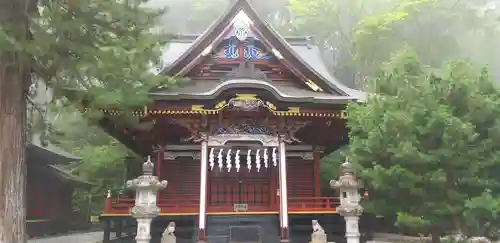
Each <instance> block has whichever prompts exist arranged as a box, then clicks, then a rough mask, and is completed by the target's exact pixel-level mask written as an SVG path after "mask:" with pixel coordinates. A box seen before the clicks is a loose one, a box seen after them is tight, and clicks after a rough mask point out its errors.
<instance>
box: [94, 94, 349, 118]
mask: <svg viewBox="0 0 500 243" xmlns="http://www.w3.org/2000/svg"><path fill="white" fill-rule="evenodd" d="M235 99H238V100H242V101H245V100H255V99H258V98H257V95H256V94H236V97H235ZM265 104H266V107H267V109H268V110H269V111H270V112H271V113H272V114H273V115H276V116H303V117H333V118H341V119H344V118H345V117H346V113H345V111H344V110H342V111H340V112H334V113H321V112H302V111H301V108H300V107H288V110H286V111H278V110H276V105H274V104H273V103H271V102H269V101H265ZM227 106H228V102H227V101H225V100H222V101H219V102H218V103H216V105H215V107H214V109H205V108H203V107H204V105H192V106H191V109H190V110H169V109H165V110H160V109H153V110H151V109H149V110H148V108H147V106H145V107H144V109H143V111H134V112H132V114H133V115H134V116H141V117H143V116H147V115H216V114H218V113H219V112H220V111H221V110H222V109H224V108H226V107H227ZM100 110H101V111H102V112H104V113H106V114H109V115H112V116H117V115H121V114H123V112H122V111H118V110H108V109H100ZM85 111H86V112H88V111H90V109H89V108H85Z"/></svg>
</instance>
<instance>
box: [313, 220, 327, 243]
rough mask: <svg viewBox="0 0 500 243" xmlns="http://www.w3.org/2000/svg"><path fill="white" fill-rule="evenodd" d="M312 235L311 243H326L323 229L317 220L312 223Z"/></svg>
mask: <svg viewBox="0 0 500 243" xmlns="http://www.w3.org/2000/svg"><path fill="white" fill-rule="evenodd" d="M312 228H313V233H312V234H311V243H326V242H327V239H326V233H325V230H323V227H321V225H320V224H319V223H318V220H313V221H312Z"/></svg>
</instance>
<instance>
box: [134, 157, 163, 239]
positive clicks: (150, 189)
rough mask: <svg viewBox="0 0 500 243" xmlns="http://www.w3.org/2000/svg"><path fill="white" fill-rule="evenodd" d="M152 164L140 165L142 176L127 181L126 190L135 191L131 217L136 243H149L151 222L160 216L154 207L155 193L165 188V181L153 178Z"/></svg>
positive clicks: (148, 162) (149, 160) (149, 161)
mask: <svg viewBox="0 0 500 243" xmlns="http://www.w3.org/2000/svg"><path fill="white" fill-rule="evenodd" d="M153 170H154V164H153V163H152V162H151V158H150V157H149V156H148V160H147V161H146V162H145V163H144V164H143V165H142V171H143V175H141V176H139V177H137V178H136V179H133V180H129V181H127V188H129V189H132V190H135V191H136V193H135V205H134V207H133V208H132V217H134V218H135V219H136V220H137V235H136V237H135V241H136V242H137V243H149V242H150V240H151V234H150V231H151V221H152V220H153V218H155V217H156V216H158V215H159V214H160V208H158V207H157V206H156V192H157V191H158V190H161V189H165V188H166V187H167V181H161V182H160V181H158V178H157V177H156V176H153Z"/></svg>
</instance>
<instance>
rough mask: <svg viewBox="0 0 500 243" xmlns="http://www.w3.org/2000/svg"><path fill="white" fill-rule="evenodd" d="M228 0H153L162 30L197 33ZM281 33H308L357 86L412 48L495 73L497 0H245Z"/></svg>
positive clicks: (435, 61)
mask: <svg viewBox="0 0 500 243" xmlns="http://www.w3.org/2000/svg"><path fill="white" fill-rule="evenodd" d="M231 1H232V0H152V1H150V2H149V3H148V4H149V6H153V7H156V8H161V7H167V8H168V10H167V12H166V13H165V15H164V16H163V17H162V18H161V20H160V26H161V28H162V29H163V30H165V31H167V32H169V33H176V34H199V33H201V32H203V30H204V29H205V28H207V27H208V26H209V25H210V24H211V23H212V22H213V21H214V20H215V19H216V18H217V17H218V16H219V15H220V14H222V13H223V12H224V11H225V10H226V9H227V8H228V6H229V4H230V2H231ZM248 1H249V2H251V4H252V6H253V7H254V8H255V9H256V10H257V12H258V13H259V14H260V15H261V16H262V18H264V19H265V20H267V21H268V22H269V23H270V24H271V25H272V26H273V27H274V28H275V29H276V30H277V31H278V32H279V33H280V34H282V35H283V36H313V42H314V44H316V45H318V46H319V47H320V48H321V49H322V52H323V57H324V60H325V62H326V63H327V64H328V66H329V68H330V71H331V72H332V73H333V74H334V75H335V76H336V77H337V78H338V79H339V80H341V81H342V82H344V83H345V84H346V85H349V86H351V87H359V86H361V85H362V84H363V83H364V82H365V80H366V79H367V77H369V76H370V75H373V73H374V72H375V70H377V69H378V68H379V67H380V65H381V64H382V63H384V62H387V61H388V60H389V59H390V56H391V54H392V53H394V52H396V51H399V50H401V49H403V48H411V49H412V50H414V51H415V52H416V53H417V54H418V55H419V57H420V59H421V60H422V61H423V62H424V63H426V64H428V65H431V66H436V67H437V66H440V65H442V64H443V63H444V62H446V61H449V60H451V59H456V58H464V59H468V60H470V61H472V62H474V63H476V64H478V65H486V66H488V67H489V69H490V71H491V72H492V73H493V74H494V76H495V77H496V78H497V79H498V78H499V77H500V71H498V70H499V67H500V66H499V61H498V54H499V51H498V49H497V48H496V47H497V46H498V43H500V42H499V40H500V35H499V33H500V32H499V31H500V29H499V26H500V22H499V14H500V10H499V9H498V7H497V6H498V1H496V0H491V1H488V0H377V1H373V0H273V1H269V0H248Z"/></svg>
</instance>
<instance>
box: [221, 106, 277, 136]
mask: <svg viewBox="0 0 500 243" xmlns="http://www.w3.org/2000/svg"><path fill="white" fill-rule="evenodd" d="M249 101H252V100H249ZM249 101H240V102H249ZM255 101H259V100H255ZM253 105H255V104H253ZM212 134H213V135H221V134H240V135H242V134H254V135H273V134H274V132H273V131H272V130H271V129H269V128H268V127H267V126H265V125H263V124H260V123H258V122H255V121H253V120H248V121H246V122H242V123H232V124H229V125H226V126H220V127H216V128H215V129H214V130H213V131H212Z"/></svg>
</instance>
